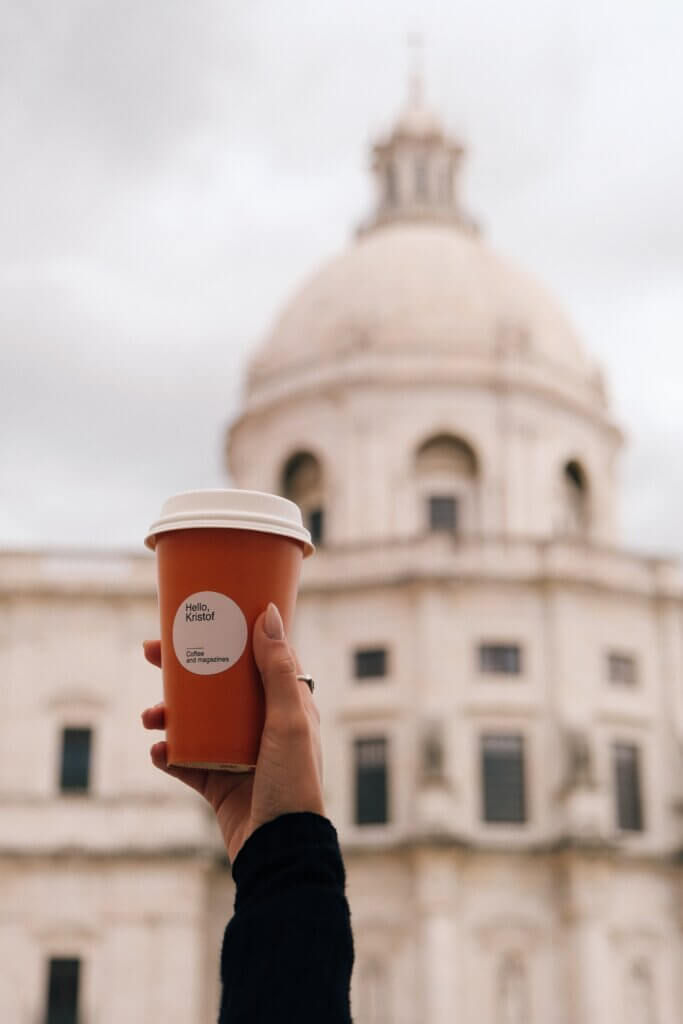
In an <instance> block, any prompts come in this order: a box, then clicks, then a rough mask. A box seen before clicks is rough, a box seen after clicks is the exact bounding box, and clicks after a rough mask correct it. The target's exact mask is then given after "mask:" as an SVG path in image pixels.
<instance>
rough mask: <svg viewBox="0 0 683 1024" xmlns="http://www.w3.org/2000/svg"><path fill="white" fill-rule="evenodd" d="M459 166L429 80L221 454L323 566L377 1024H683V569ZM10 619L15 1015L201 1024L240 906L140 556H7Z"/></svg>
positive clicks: (339, 815)
mask: <svg viewBox="0 0 683 1024" xmlns="http://www.w3.org/2000/svg"><path fill="white" fill-rule="evenodd" d="M463 155H464V154H463V150H462V147H461V146H460V145H459V144H457V143H456V142H454V141H453V140H451V139H450V138H449V137H448V136H447V134H446V133H445V131H444V130H443V128H442V126H441V125H440V123H439V121H438V119H437V118H436V117H435V116H434V115H433V114H432V113H431V112H430V111H429V110H428V109H427V108H426V106H425V104H424V102H423V100H422V96H421V93H420V89H419V83H416V85H415V87H414V88H413V92H412V94H411V96H410V98H409V102H408V103H407V105H406V108H405V109H404V111H403V112H402V114H401V116H400V118H399V119H398V121H397V123H396V125H395V127H394V129H393V131H392V132H391V134H390V135H389V136H388V137H387V138H386V139H384V140H382V141H380V142H379V143H378V144H377V145H376V146H375V147H374V151H373V171H374V175H375V179H376V183H377V198H376V206H375V211H374V213H373V214H372V216H371V217H369V218H368V219H367V221H366V222H365V223H364V224H363V225H362V226H361V228H360V229H359V231H358V233H357V237H356V238H355V240H354V241H353V243H352V244H351V246H350V247H349V248H348V249H347V250H346V251H345V252H344V253H342V254H341V255H340V256H338V257H337V258H335V259H334V260H332V262H330V263H329V264H328V265H327V266H325V267H323V268H322V270H320V271H319V272H318V273H317V274H316V275H314V277H313V278H312V279H311V280H310V281H308V282H307V283H305V284H304V285H303V287H302V288H301V289H300V291H299V292H298V293H297V294H296V295H295V296H294V297H293V299H292V301H291V302H290V303H289V305H288V306H287V308H286V309H285V310H284V311H283V313H282V314H281V316H280V317H279V319H278V320H277V322H276V323H275V325H274V328H273V330H272V333H271V334H270V335H269V337H267V338H266V339H265V341H264V343H263V345H262V346H261V348H260V349H259V351H258V352H257V353H256V355H255V357H254V359H253V361H252V363H251V366H250V370H249V374H248V379H247V385H246V392H245V396H244V402H243V407H242V410H241V414H240V416H239V418H238V419H237V421H236V422H235V423H234V424H233V425H232V427H231V429H230V431H229V436H228V444H227V462H228V466H229V469H230V471H231V474H232V478H233V480H234V482H235V484H236V485H237V486H239V487H244V488H255V489H260V490H266V491H276V492H280V493H283V494H286V495H288V496H289V497H291V498H293V499H294V500H295V501H297V502H298V503H299V505H300V506H301V508H302V509H303V512H304V515H305V518H306V521H307V524H308V526H309V527H310V530H311V533H312V534H313V536H314V539H315V542H316V545H317V549H318V550H317V553H316V554H315V556H314V557H313V558H311V559H308V560H307V561H306V562H305V563H304V570H303V576H302V585H301V591H300V598H299V604H298V609H297V619H296V635H295V637H294V640H295V643H296V645H297V648H298V650H299V653H300V655H301V657H302V660H303V661H304V663H305V667H306V669H307V670H308V671H310V672H311V673H312V675H313V676H314V677H315V679H316V680H317V687H316V698H317V701H318V704H319V706H320V710H321V716H322V729H323V743H324V749H325V772H326V777H325V786H326V802H327V808H328V813H329V815H330V817H331V818H332V820H333V821H334V822H335V824H336V825H337V827H338V829H339V832H340V836H341V839H342V843H343V847H344V856H345V862H346V865H347V874H348V885H349V899H350V903H351V909H352V918H353V925H354V937H355V947H356V966H355V971H354V979H353V993H352V995H353V1008H354V1020H355V1022H356V1024H453V1022H457V1024H475V1022H476V1024H613V1022H614V1021H624V1022H626V1024H680V1021H681V1020H683V984H682V983H681V975H682V973H683V971H682V968H683V866H682V865H683V784H682V777H683V772H682V768H683V760H682V749H683V600H682V598H683V593H682V591H681V586H680V579H679V574H678V569H677V566H676V565H675V564H674V563H673V562H672V561H670V560H666V559H658V558H645V557H641V556H639V555H635V554H633V553H631V552H628V551H625V550H624V549H623V548H621V547H620V546H619V534H618V525H617V513H618V498H619V496H618V489H617V476H616V468H617V459H618V455H619V452H620V449H621V446H622V441H623V438H622V434H621V432H620V430H619V428H618V427H617V425H616V424H615V423H614V421H613V419H612V417H611V415H610V410H609V407H608V403H607V400H606V395H605V388H604V384H603V380H602V376H601V374H600V371H599V370H598V368H597V367H596V366H595V364H594V362H593V361H592V360H591V358H590V356H589V355H588V354H587V353H586V351H585V350H584V348H583V346H582V344H581V342H580V341H579V339H578V338H577V337H576V334H575V332H574V330H573V328H572V326H571V324H570V323H569V321H568V320H567V318H566V317H565V315H564V314H563V312H562V311H561V310H560V309H559V308H558V306H557V304H556V303H555V302H554V300H553V299H552V298H551V297H550V296H549V295H548V294H547V293H546V292H545V291H544V289H543V288H541V287H540V286H539V285H538V284H536V283H535V282H534V281H533V280H532V279H530V278H528V277H527V276H526V275H525V274H522V273H520V272H519V271H518V270H516V269H515V268H513V267H510V266H508V265H507V264H506V263H505V262H504V261H503V260H501V259H500V258H499V257H498V256H497V255H496V254H495V253H494V252H493V251H492V250H491V249H490V247H489V246H488V245H487V243H486V241H485V239H484V237H483V236H482V233H481V232H480V230H479V229H478V227H477V225H476V223H475V222H474V221H473V220H472V219H471V218H470V217H469V216H467V214H466V213H465V212H464V211H463V209H462V207H461V204H460V196H459V188H458V174H459V169H460V165H461V161H462V158H463ZM152 511H153V512H156V509H155V510H152ZM0 607H1V608H2V615H1V616H0V623H1V625H0V652H1V653H2V679H3V688H2V690H1V691H0V699H1V700H2V715H1V716H0V805H1V809H2V819H1V820H2V822H3V826H4V827H3V829H2V832H1V833H0V907H1V908H2V912H1V913H0V1019H1V1020H2V1021H3V1022H4V1021H7V1022H8V1024H35V1022H36V1021H38V1020H40V1021H43V1022H45V1024H114V1022H116V1024H120V1022H121V1021H127V1022H131V1024H157V1022H158V1021H159V1020H160V1019H163V1020H164V1022H165V1024H188V1022H198V1024H210V1022H211V1021H214V1020H215V1019H216V1012H217V1010H216V1008H217V1005H218V995H219V993H218V951H219V948H220V942H221V936H222V931H223V928H224V926H225V923H226V920H227V918H228V917H229V916H230V913H231V909H232V899H233V891H232V882H231V878H230V873H229V867H228V865H227V861H226V859H225V854H224V851H223V848H222V844H221V841H220V838H219V836H218V834H217V829H216V825H215V821H214V820H213V816H212V814H211V813H210V811H209V810H208V808H207V807H206V806H205V805H204V803H203V802H202V801H201V800H200V799H199V798H198V797H197V795H196V794H194V793H192V792H191V791H190V790H188V789H186V788H184V787H182V786H179V785H178V784H177V783H176V782H175V781H174V780H172V779H169V778H168V777H166V776H164V775H163V774H162V773H159V772H156V771H153V770H152V769H151V767H150V765H149V760H148V746H149V737H148V736H147V735H146V734H144V732H143V730H142V729H141V728H139V727H138V726H137V722H138V720H139V713H140V709H141V708H142V707H144V706H145V705H146V704H150V703H154V702H155V701H156V700H158V699H159V695H160V680H159V676H158V673H157V672H156V670H154V669H152V668H151V667H150V666H146V665H145V664H144V663H143V661H142V658H141V653H140V640H141V639H142V638H143V637H151V636H154V635H155V634H156V632H157V629H158V613H157V607H156V593H155V585H154V564H153V560H152V559H151V558H150V557H149V555H143V554H140V555H139V556H124V555H121V554H114V553H107V552H103V553H100V554H92V553H90V554H89V553H78V552H67V553H65V552H57V551H43V552H19V551H15V552H12V551H6V552H3V553H2V554H0ZM103 652H106V655H107V656H106V657H105V656H103Z"/></svg>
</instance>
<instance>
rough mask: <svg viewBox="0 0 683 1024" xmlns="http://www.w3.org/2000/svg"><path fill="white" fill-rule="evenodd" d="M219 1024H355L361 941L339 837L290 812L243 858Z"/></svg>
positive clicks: (260, 832)
mask: <svg viewBox="0 0 683 1024" xmlns="http://www.w3.org/2000/svg"><path fill="white" fill-rule="evenodd" d="M232 874H233V878H234V880H235V884H236V886H237V891H236V894H235V913H234V916H233V918H232V920H231V921H230V922H229V923H228V926H227V928H226V929H225V938H224V940H223V950H222V954H221V977H222V981H223V994H222V999H221V1012H220V1018H219V1024H266V1022H267V1024H280V1022H282V1024H285V1022H286V1024H289V1022H295V1024H307V1022H308V1021H311V1022H313V1021H315V1022H316V1024H321V1022H325V1024H350V1021H351V1013H350V1008H349V984H350V980H351V968H352V966H353V938H352V934H351V922H350V915H349V907H348V903H347V902H346V897H345V895H344V882H345V875H344V864H343V862H342V858H341V852H340V850H339V843H338V840H337V833H336V831H335V829H334V827H333V826H332V824H331V822H329V821H328V820H327V819H326V818H322V817H320V815H317V814H308V813H306V814H283V815H282V816H281V817H279V818H276V819H275V820H274V821H269V822H268V823H267V824H266V825H262V826H261V828H259V829H257V830H256V832H254V833H253V834H252V835H251V836H250V837H249V839H247V841H246V842H245V844H244V846H243V847H242V849H241V850H240V852H239V853H238V855H237V857H236V858H235V863H234V864H233V869H232Z"/></svg>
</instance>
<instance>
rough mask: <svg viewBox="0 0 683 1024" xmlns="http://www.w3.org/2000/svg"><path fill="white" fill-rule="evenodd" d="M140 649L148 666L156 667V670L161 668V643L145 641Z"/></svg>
mask: <svg viewBox="0 0 683 1024" xmlns="http://www.w3.org/2000/svg"><path fill="white" fill-rule="evenodd" d="M142 649H143V651H144V652H145V658H146V659H147V661H148V662H149V663H150V665H156V667H157V668H161V642H160V641H159V640H145V642H144V643H143V645H142Z"/></svg>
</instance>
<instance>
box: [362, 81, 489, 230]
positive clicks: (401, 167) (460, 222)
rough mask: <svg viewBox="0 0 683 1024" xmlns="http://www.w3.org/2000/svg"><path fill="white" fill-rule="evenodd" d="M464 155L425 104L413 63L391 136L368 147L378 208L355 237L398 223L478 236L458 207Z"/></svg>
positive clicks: (458, 145) (422, 83)
mask: <svg viewBox="0 0 683 1024" xmlns="http://www.w3.org/2000/svg"><path fill="white" fill-rule="evenodd" d="M464 154H465V149H464V147H463V146H462V145H461V143H460V142H458V141H457V140H456V139H453V138H451V137H450V136H448V135H447V134H446V132H445V131H444V128H443V126H442V124H441V121H440V120H439V118H438V117H437V115H436V114H434V113H433V111H432V110H431V109H430V108H429V107H428V106H427V104H426V103H425V100H424V79H423V75H422V71H421V68H420V66H419V64H416V66H415V67H414V68H413V71H412V73H411V75H410V80H409V86H408V97H407V100H406V103H405V105H404V107H403V109H402V111H401V113H400V114H399V116H398V119H397V120H396V123H395V124H394V127H393V129H392V131H391V133H390V134H389V135H388V137H386V138H384V139H380V140H378V141H377V142H376V143H375V144H374V146H373V147H372V165H371V166H372V171H373V174H374V176H375V180H376V185H377V205H376V209H375V211H374V214H373V215H372V216H371V217H370V218H369V219H368V220H367V221H366V222H365V223H363V224H362V225H361V226H360V228H359V231H358V234H359V235H363V234H366V233H367V232H369V231H372V230H374V229H375V228H378V227H380V226H382V225H384V224H389V223H395V222H397V221H400V222H406V221H432V222H433V221H437V222H438V223H441V224H450V225H452V226H454V227H457V228H460V229H461V230H464V231H466V232H468V233H476V232H477V226H476V224H475V223H474V221H473V220H472V219H471V218H470V217H468V216H467V215H466V214H465V213H464V212H463V211H462V210H461V208H460V205H459V196H458V188H457V184H458V176H459V170H460V165H461V162H462V159H463V157H464Z"/></svg>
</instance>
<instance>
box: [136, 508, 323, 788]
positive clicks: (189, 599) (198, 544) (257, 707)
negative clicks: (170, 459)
mask: <svg viewBox="0 0 683 1024" xmlns="http://www.w3.org/2000/svg"><path fill="white" fill-rule="evenodd" d="M145 544H146V545H147V547H149V548H150V549H152V550H153V551H155V553H156V562H157V582H158V595H159V612H160V618H161V664H162V675H163V687H164V703H165V705H166V739H167V743H168V763H169V764H170V765H175V766H180V765H184V766H191V767H198V768H214V769H222V770H224V771H232V772H246V771H249V770H251V769H252V768H254V767H255V765H256V760H257V757H258V751H259V745H260V740H261V733H262V731H263V722H264V715H265V704H264V696H263V686H262V683H261V678H260V675H259V672H258V669H257V667H256V663H255V661H254V655H253V652H252V631H253V627H254V622H255V621H256V618H257V617H258V615H259V614H260V613H261V612H262V611H264V609H265V608H266V607H267V606H268V603H269V602H270V601H272V602H274V604H276V605H277V607H278V609H279V610H280V614H281V615H282V619H283V622H284V625H285V629H286V630H287V631H289V629H290V628H291V623H292V619H293V616H294V608H295V604H296V595H297V587H298V582H299V573H300V569H301V562H302V559H303V558H305V557H307V556H308V555H310V554H312V553H313V550H314V548H313V545H312V544H311V538H310V534H309V532H308V530H307V529H306V528H305V527H304V525H303V522H302V517H301V511H300V509H299V508H298V506H297V505H295V504H294V502H292V501H289V500H288V499H287V498H282V497H279V496H278V495H275V494H265V493H262V492H259V491H242V490H236V489H233V490H227V489H226V490H205V491H186V492H185V493H183V494H177V495H174V496H173V497H171V498H169V499H168V500H167V501H166V502H165V503H164V505H163V508H162V511H161V517H160V518H159V519H158V520H157V521H156V522H154V523H153V524H152V526H151V527H150V528H149V532H148V535H147V537H146V538H145Z"/></svg>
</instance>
